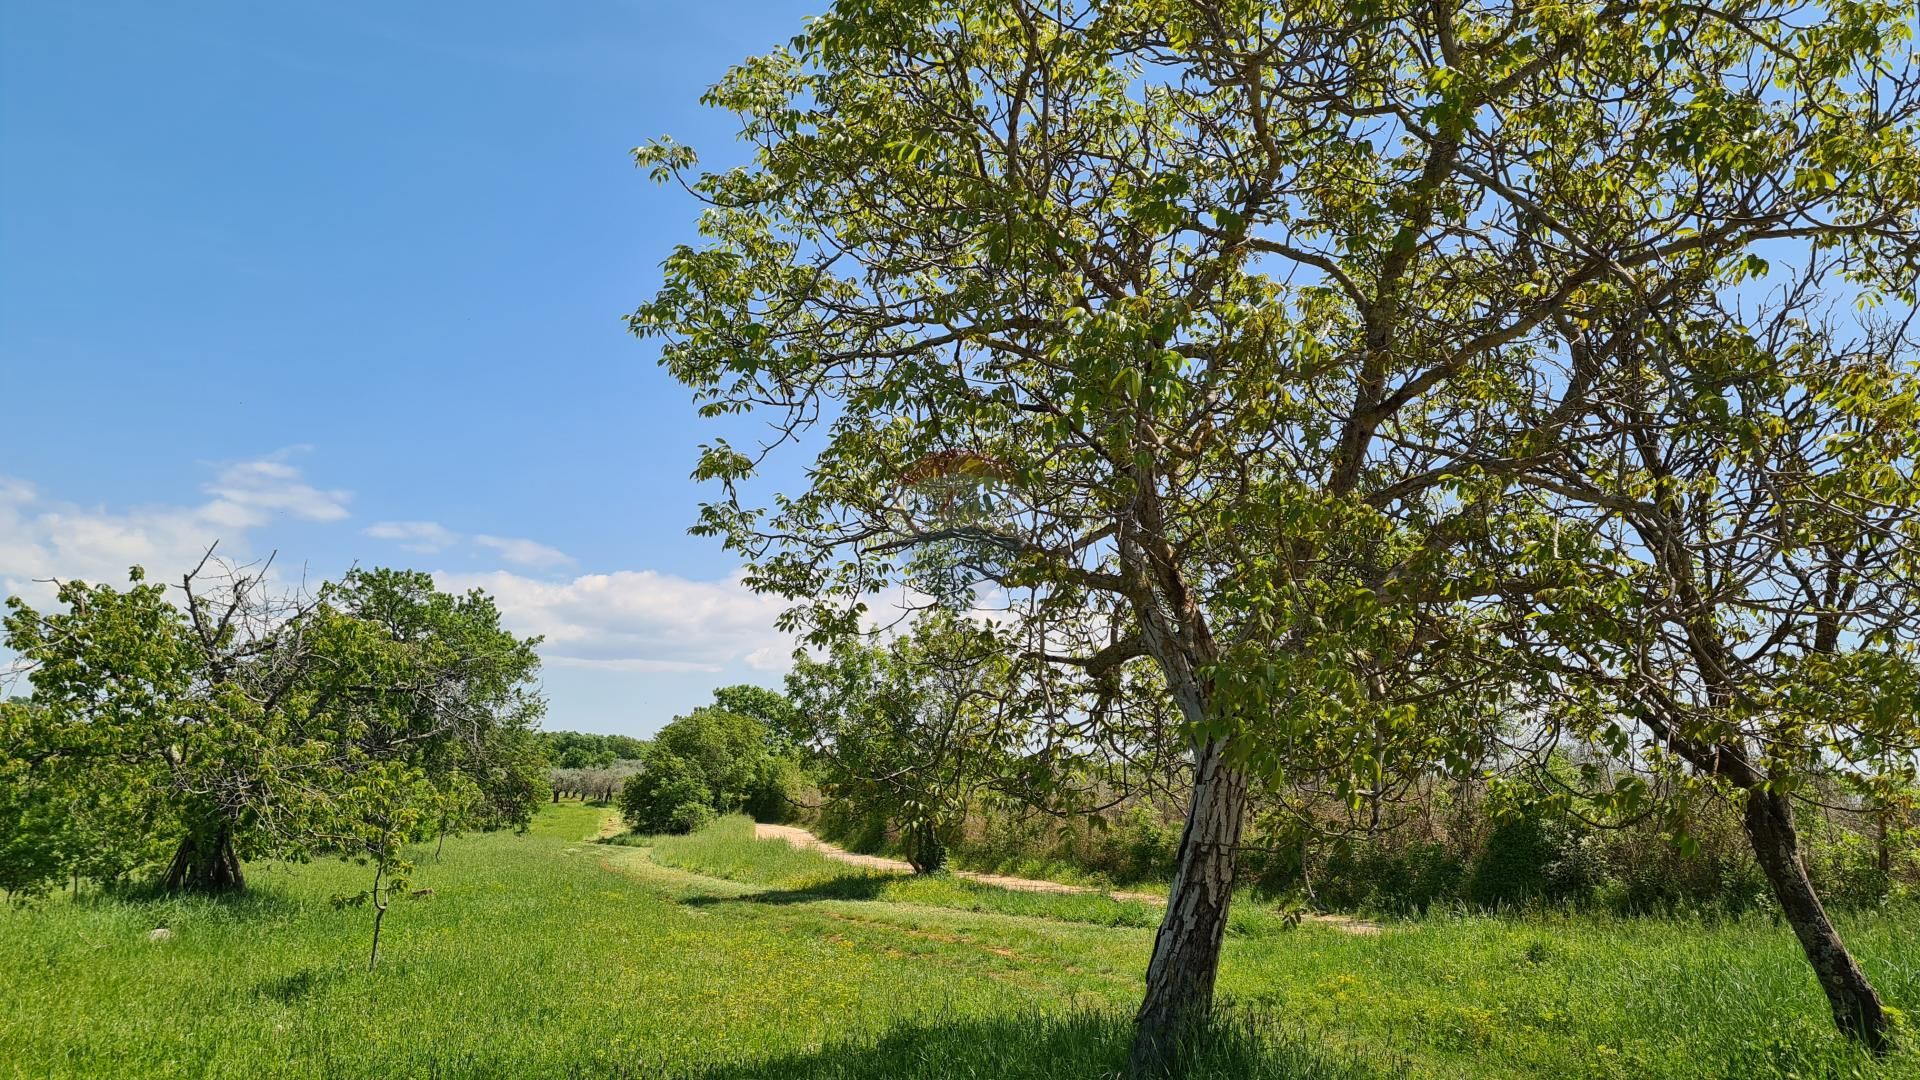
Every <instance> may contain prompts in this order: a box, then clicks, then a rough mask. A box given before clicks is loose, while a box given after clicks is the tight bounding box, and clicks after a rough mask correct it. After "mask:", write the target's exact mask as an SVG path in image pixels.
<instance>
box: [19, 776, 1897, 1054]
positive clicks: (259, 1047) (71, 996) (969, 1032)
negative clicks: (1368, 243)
mask: <svg viewBox="0 0 1920 1080" xmlns="http://www.w3.org/2000/svg"><path fill="white" fill-rule="evenodd" d="M605 813H606V812H605V811H602V810H598V809H595V808H590V807H582V806H579V805H577V804H567V805H561V806H558V807H551V808H549V809H548V810H547V811H546V812H545V813H543V814H542V816H541V817H540V819H539V820H538V821H537V822H536V825H535V828H534V829H533V831H532V832H531V833H530V834H529V835H525V836H513V835H489V836H476V837H467V838H460V839H455V840H450V841H448V843H447V845H446V852H445V855H444V857H443V859H442V861H441V862H439V863H438V864H435V863H433V862H432V861H431V856H430V854H428V853H422V855H421V858H420V867H419V871H418V873H417V874H416V881H415V884H416V885H417V886H419V887H431V888H433V889H434V890H435V894H436V895H434V896H433V897H431V898H427V899H421V900H416V901H400V902H396V904H395V906H394V909H393V911H392V912H391V913H390V914H389V915H388V918H387V930H386V935H385V939H384V942H383V945H382V960H381V966H380V968H379V970H378V971H377V972H375V973H374V974H371V975H369V974H368V973H367V972H366V970H365V968H366V947H367V938H368V932H369V927H370V912H369V911H367V910H366V909H364V908H363V909H351V908H349V909H345V910H335V909H334V908H333V907H332V906H331V905H330V904H329V903H328V897H329V896H331V895H332V894H334V893H336V892H353V891H357V890H359V889H361V888H364V887H365V881H364V878H365V876H366V875H365V873H364V870H363V868H361V867H357V866H349V865H343V864H340V863H331V862H329V863H314V864H310V865H304V866H279V865H272V866H268V865H258V866H254V867H251V868H250V872H251V875H252V880H253V882H254V883H255V886H256V887H255V891H254V894H253V895H250V896H249V897H247V898H245V899H242V900H235V901H224V902H215V901H178V900H166V901H129V900H115V899H93V898H83V899H82V900H81V901H80V902H78V903H73V902H70V901H67V900H65V899H53V900H48V901H45V902H42V903H40V904H38V905H35V906H31V907H27V908H24V909H16V910H7V911H4V912H0V1075H4V1076H22V1077H39V1076H112V1077H147V1076H152V1077H269V1076H314V1077H322V1076H324V1077H368V1078H371V1077H382V1078H391V1077H412V1076H422V1077H427V1076H431V1077H549V1076H557V1077H658V1076H665V1077H688V1078H699V1080H723V1078H724V1080H742V1078H749V1077H756V1078H767V1080H774V1078H787V1077H802V1078H818V1080H826V1078H839V1080H870V1078H881V1077H929V1078H955V1080H957V1078H962V1077H980V1078H993V1080H1022V1078H1037V1077H1046V1078H1060V1080H1066V1078H1069V1077H1092V1076H1100V1075H1111V1074H1112V1073H1113V1071H1114V1070H1117V1069H1118V1067H1119V1065H1120V1063H1121V1062H1122V1061H1123V1060H1124V1056H1125V1051H1126V1039H1127V1020H1128V1010H1129V1008H1130V1007H1131V1005H1132V1004H1133V1001H1134V999H1135V997H1136V995H1137V993H1138V990H1139V982H1140V974H1141V971H1142V969H1143V967H1144V965H1145V961H1146V954H1147V947H1148V943H1149V941H1150V939H1151V935H1152V930H1151V928H1150V927H1149V926H1142V925H1139V923H1140V922H1141V921H1142V918H1141V915H1140V913H1139V912H1136V911H1133V910H1131V909H1133V908H1135V907H1138V906H1139V905H1128V904H1120V903H1117V902H1115V901H1112V900H1109V899H1106V898H1104V897H1089V896H1051V895H1040V894H1021V893H1003V892H1001V891H1000V890H995V889H989V888H986V887H984V886H977V885H972V884H970V883H965V882H957V881H953V880H951V879H934V880H926V881H910V880H902V879H898V878H889V877H886V876H883V875H872V874H867V873H864V872H861V871H857V870H853V869H852V868H849V867H845V866H842V865H840V864H836V863H832V862H830V861H828V860H826V859H825V858H823V857H821V856H819V855H817V854H815V853H811V852H801V851H795V850H793V849H791V848H788V847H786V846H785V845H784V844H780V843H777V842H762V841H755V840H753V839H751V835H750V833H749V832H748V831H747V829H746V827H745V825H744V824H743V823H741V822H739V821H737V820H734V821H723V822H721V823H720V824H719V825H717V826H715V827H714V828H713V829H712V830H709V831H708V832H706V833H703V834H701V835H698V836H695V837H691V838H684V839H672V840H662V841H660V842H658V843H657V844H655V845H653V846H618V845H612V844H592V843H585V842H582V841H583V840H584V838H586V837H588V836H591V835H593V834H594V833H595V832H596V831H597V830H598V828H599V826H600V823H601V821H602V820H603V818H604V815H605ZM1148 911H1149V912H1150V911H1151V909H1150V908H1149V909H1148ZM1147 921H1150V919H1149V920H1147ZM163 924H164V925H166V926H168V927H169V928H171V929H172V930H173V932H174V936H173V938H172V939H171V940H169V941H165V942H149V941H148V940H147V937H146V935H147V931H148V930H150V929H152V928H153V927H155V926H157V925H163ZM1844 930H1845V932H1846V933H1847V935H1848V938H1849V941H1850V942H1851V943H1852V944H1853V945H1854V946H1855V948H1856V950H1857V952H1858V953H1859V954H1860V956H1861V958H1862V960H1863V962H1864V963H1865V964H1866V966H1867V967H1868V970H1869V972H1870V974H1871V975H1872V976H1873V978H1874V979H1875V981H1876V982H1877V983H1878V985H1879V986H1880V988H1881V991H1882V992H1883V994H1885V996H1886V997H1887V999H1888V1001H1889V1002H1890V1003H1891V1004H1893V1005H1894V1006H1896V1007H1899V1008H1902V1009H1906V1010H1909V1011H1912V1010H1916V1009H1920V934H1917V931H1920V915H1916V914H1915V913H1913V912H1901V913H1898V914H1888V915H1880V916H1873V917H1865V918H1852V919H1849V920H1847V921H1846V923H1845V926H1844ZM1221 990H1222V992H1223V994H1225V995H1226V996H1227V997H1228V998H1230V999H1231V1001H1232V1002H1233V1005H1232V1007H1231V1008H1230V1009H1229V1010H1228V1015H1229V1017H1230V1021H1229V1023H1228V1024H1226V1025H1225V1026H1224V1028H1223V1030H1222V1031H1221V1032H1220V1033H1218V1034H1217V1035H1216V1036H1215V1037H1214V1038H1213V1039H1212V1040H1211V1041H1210V1042H1209V1043H1208V1045H1206V1046H1204V1047H1198V1048H1196V1049H1195V1051H1194V1054H1193V1056H1192V1059H1191V1060H1192V1062H1193V1066H1194V1067H1193V1071H1192V1075H1194V1076H1201V1077H1218V1078H1222V1080H1224V1078H1226V1077H1243V1076H1244V1077H1273V1078H1282V1077H1297V1078H1302V1080H1321V1078H1341V1080H1349V1078H1351V1080H1358V1078H1361V1077H1392V1078H1394V1080H1403V1078H1413V1077H1509V1076H1552V1077H1634V1078H1637V1077H1674V1078H1680V1077H1702V1076H1705V1077H1729V1078H1731V1077H1747V1076H1778V1077H1805V1078H1812V1077H1876V1078H1877V1077H1915V1076H1920V1053H1916V1052H1915V1051H1914V1050H1913V1049H1907V1050H1904V1051H1902V1052H1901V1053H1900V1054H1899V1055H1896V1056H1895V1057H1894V1058H1893V1059H1891V1060H1888V1061H1886V1062H1883V1063H1879V1064H1875V1063H1873V1062H1871V1061H1869V1060H1867V1059H1865V1058H1864V1057H1862V1056H1860V1055H1858V1054H1856V1053H1855V1052H1854V1051H1852V1050H1851V1049H1850V1048H1849V1047H1848V1046H1846V1045H1845V1044H1844V1043H1843V1042H1842V1041H1841V1040H1839V1039H1838V1038H1837V1037H1835V1036H1834V1035H1832V1033H1831V1032H1830V1030H1829V1027H1828V1024H1827V1021H1826V1018H1825V1016H1824V1015H1823V1005H1822V1002H1821V1000H1820V998H1819V994H1818V991H1817V990H1816V989H1815V987H1814V983H1813V980H1812V978H1811V976H1810V975H1808V973H1807V971H1806V969H1805V967H1804V965H1803V964H1802V962H1801V960H1800V958H1799V955H1798V952H1797V950H1796V947H1795V946H1794V943H1793V941H1792V938H1791V936H1790V935H1789V934H1788V932H1787V931H1786V930H1785V929H1783V928H1779V927H1775V926H1774V925H1772V924H1771V923H1770V922H1768V921H1766V920H1750V921H1745V922H1737V923H1729V922H1723V923H1719V924H1716V925H1707V924H1703V923H1698V922H1683V921H1666V920H1641V921H1633V922H1622V921H1614V920H1606V919H1598V918H1585V917H1582V918H1565V919H1559V918H1542V919H1529V920H1496V919H1483V918H1460V919H1447V918H1432V919H1428V920H1426V921H1423V922H1419V923H1407V924H1397V925H1393V926H1390V927H1389V928H1388V930H1387V931H1386V932H1385V933H1382V934H1378V935H1373V936H1365V937H1363V936H1355V935H1350V934H1346V933H1343V932H1341V931H1339V930H1337V929H1334V928H1331V927H1326V926H1319V925H1306V926H1302V927H1299V928H1297V929H1288V928H1287V927H1286V925H1285V923H1284V922H1283V921H1282V920H1280V919H1279V918H1277V917H1275V916H1272V915H1269V914H1262V913H1259V912H1257V911H1252V910H1245V911H1244V913H1243V914H1242V915H1241V916H1239V917H1237V918H1236V920H1235V923H1234V933H1233V937H1232V939H1231V941H1230V942H1229V945H1228V949H1227V954H1226V958H1225V962H1224V967H1223V970H1222V974H1221ZM1909 1039H1910V1041H1911V1040H1913V1039H1914V1036H1912V1035H1910V1036H1909Z"/></svg>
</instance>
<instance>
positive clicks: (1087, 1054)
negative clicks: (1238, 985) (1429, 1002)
mask: <svg viewBox="0 0 1920 1080" xmlns="http://www.w3.org/2000/svg"><path fill="white" fill-rule="evenodd" d="M1132 1040H1133V1018H1132V1016H1131V1015H1130V1014H1128V1013H1123V1012H1119V1011H1111V1012H1106V1011H1088V1012H1080V1013H1070V1014H1067V1015H1062V1016H1034V1015H1028V1016H1014V1017H998V1018H992V1019H973V1020H950V1021H945V1022H935V1023H929V1024H903V1025H900V1026H897V1027H894V1028H892V1029H890V1030H888V1031H886V1032H883V1033H881V1034H879V1035H878V1036H877V1037H874V1038H871V1039H854V1040H847V1041H843V1042H839V1043H835V1044H830V1045H828V1046H826V1047H824V1048H822V1049H820V1050H819V1051H816V1052H813V1053H806V1054H795V1055H790V1056H786V1057H779V1058H772V1059H768V1060H764V1061H757V1062H747V1063H736V1064H729V1065H716V1066H709V1067H705V1068H696V1069H683V1070H681V1071H679V1072H667V1073H666V1074H665V1075H669V1076H675V1077H679V1078H681V1080H963V1078H964V1080H1095V1078H1101V1077H1116V1078H1117V1077H1124V1076H1126V1075H1127V1055H1128V1051H1129V1049H1130V1048H1131V1046H1132ZM1403 1072H1404V1070H1403V1069H1400V1068H1397V1067H1394V1066H1393V1065H1392V1063H1384V1062H1377V1061H1376V1062H1368V1061H1363V1060H1360V1059H1358V1058H1356V1057H1354V1056H1352V1055H1346V1054H1339V1053H1335V1052H1333V1051H1329V1050H1327V1049H1325V1048H1324V1047H1322V1046H1320V1045H1317V1044H1316V1043H1315V1042H1314V1041H1313V1040H1311V1039H1310V1038H1309V1037H1308V1036H1306V1035H1303V1034H1301V1033H1300V1032H1298V1031H1297V1030H1296V1029H1292V1028H1289V1027H1287V1026H1285V1025H1283V1024H1281V1023H1279V1022H1277V1021H1276V1020H1274V1019H1272V1018H1270V1017H1267V1016H1264V1015H1261V1014H1257V1013H1250V1012H1238V1011H1227V1012H1225V1013H1224V1014H1223V1018H1222V1019H1221V1020H1220V1021H1218V1022H1217V1023H1215V1024H1214V1025H1212V1026H1211V1027H1209V1028H1207V1029H1205V1030H1204V1031H1202V1032H1199V1033H1196V1034H1195V1035H1194V1036H1193V1037H1190V1038H1187V1039H1183V1040H1182V1041H1181V1045H1180V1046H1179V1048H1178V1053H1177V1054H1176V1056H1175V1060H1174V1069H1173V1071H1171V1072H1169V1073H1167V1074H1166V1075H1167V1076H1169V1077H1176V1076H1177V1077H1180V1078H1183V1080H1387V1078H1388V1077H1390V1076H1394V1075H1400V1074H1403ZM612 1075H614V1076H622V1077H629V1076H630V1077H636V1078H637V1077H639V1076H643V1075H658V1073H657V1072H656V1071H653V1070H646V1069H641V1070H635V1071H632V1072H615V1073H613V1074H612Z"/></svg>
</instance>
